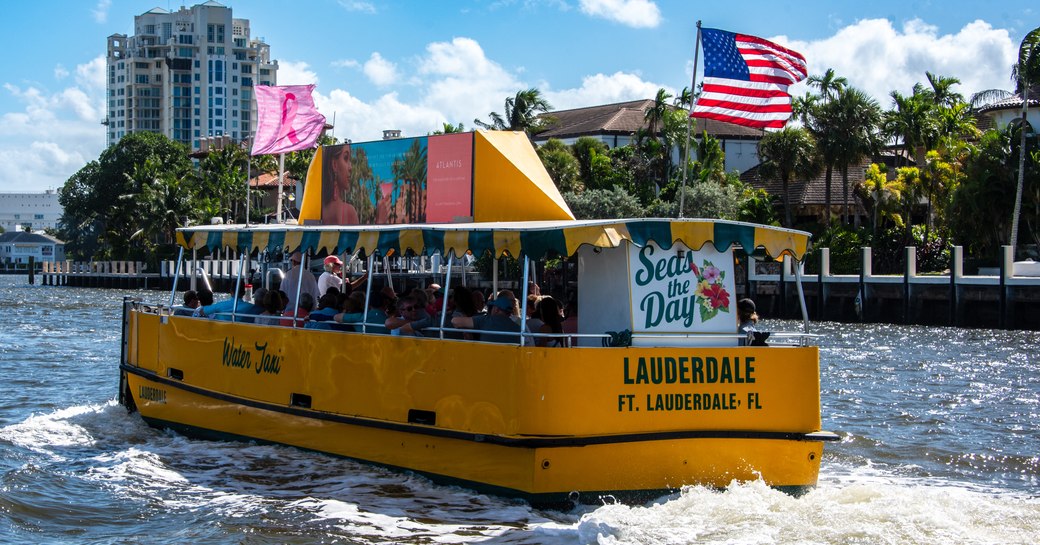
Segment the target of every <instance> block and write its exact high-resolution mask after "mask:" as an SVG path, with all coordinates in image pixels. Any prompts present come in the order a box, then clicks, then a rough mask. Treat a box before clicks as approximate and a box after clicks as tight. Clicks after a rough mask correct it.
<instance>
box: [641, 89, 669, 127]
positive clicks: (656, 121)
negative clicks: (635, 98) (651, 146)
mask: <svg viewBox="0 0 1040 545" xmlns="http://www.w3.org/2000/svg"><path fill="white" fill-rule="evenodd" d="M670 98H672V95H670V94H668V91H665V90H664V89H658V90H657V97H655V98H654V105H653V106H651V107H650V108H647V110H646V112H644V113H643V120H644V121H646V123H647V132H649V133H650V136H651V137H653V138H658V133H659V132H660V129H661V125H662V124H664V116H665V114H667V113H668V99H670Z"/></svg>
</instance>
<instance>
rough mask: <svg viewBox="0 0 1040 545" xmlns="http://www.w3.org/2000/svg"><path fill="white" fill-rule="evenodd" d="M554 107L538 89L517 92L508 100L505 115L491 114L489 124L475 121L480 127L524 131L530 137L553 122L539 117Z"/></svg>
mask: <svg viewBox="0 0 1040 545" xmlns="http://www.w3.org/2000/svg"><path fill="white" fill-rule="evenodd" d="M552 109H553V108H552V105H551V104H549V101H548V100H546V99H545V97H543V96H542V93H541V91H539V90H538V89H533V88H532V89H526V90H523V91H517V93H516V95H514V96H511V97H509V98H507V99H506V102H505V114H504V115H502V114H499V113H497V112H491V113H490V114H488V117H489V118H490V121H489V122H484V121H481V120H479V119H474V120H473V123H475V124H476V125H477V126H479V127H483V128H485V129H491V130H500V131H501V130H508V131H524V132H526V133H527V134H528V136H530V135H532V134H534V133H537V132H538V131H540V130H542V129H543V128H544V127H545V126H546V125H547V124H548V123H549V122H550V121H551V120H548V119H546V118H543V117H539V115H540V114H544V113H547V112H549V111H551V110H552Z"/></svg>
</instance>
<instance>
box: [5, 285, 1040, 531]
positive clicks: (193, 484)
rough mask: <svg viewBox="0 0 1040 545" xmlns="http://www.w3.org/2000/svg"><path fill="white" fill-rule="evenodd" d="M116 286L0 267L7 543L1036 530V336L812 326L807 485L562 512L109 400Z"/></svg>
mask: <svg viewBox="0 0 1040 545" xmlns="http://www.w3.org/2000/svg"><path fill="white" fill-rule="evenodd" d="M123 295H125V293H124V292H118V291H115V290H93V289H81V288H79V289H77V288H56V287H44V286H29V285H28V284H26V282H25V278H24V277H0V542H3V543H98V544H108V543H112V544H115V543H171V544H173V543H177V544H180V543H193V544H211V543H248V544H265V543H271V544H275V543H351V544H353V543H548V544H555V543H568V544H571V543H575V544H578V543H611V544H612V543H647V544H650V543H655V544H656V543H676V544H678V543H718V544H735V543H748V544H777V543H800V544H817V543H819V544H849V543H852V544H914V543H921V544H924V543H928V544H931V543H936V544H939V543H944V544H945V543H978V544H1024V545H1033V544H1035V543H1038V542H1040V494H1038V490H1040V489H1038V478H1040V477H1038V473H1040V458H1038V454H1040V432H1038V431H1037V428H1036V421H1037V418H1038V416H1040V378H1038V377H1037V371H1038V362H1040V338H1038V336H1037V334H1036V332H1004V331H994V330H965V329H952V328H928V327H902V326H880V325H868V326H863V325H848V324H833V323H827V324H819V325H818V326H817V328H816V330H817V332H819V333H821V334H823V335H824V337H823V339H822V342H821V345H822V349H821V367H822V381H823V406H824V416H823V420H824V428H825V429H828V430H831V431H835V432H837V433H839V434H841V436H842V438H843V440H842V441H841V442H840V443H838V444H829V445H828V446H827V448H826V450H825V454H824V458H823V467H822V471H821V476H820V484H819V486H818V487H817V488H816V489H815V490H813V491H812V492H809V493H808V494H806V495H804V496H802V497H799V498H794V497H791V496H788V495H785V494H783V493H780V492H777V491H775V490H772V489H770V488H768V487H766V486H764V485H762V484H761V483H750V484H742V485H732V486H730V487H729V488H728V489H726V490H724V491H714V490H707V489H704V488H699V487H693V488H689V489H686V490H684V491H683V492H682V493H681V494H675V495H673V496H669V497H665V498H661V499H660V500H658V501H656V502H652V503H649V504H647V505H642V506H623V505H604V506H600V507H598V508H597V507H581V508H578V509H576V510H574V511H571V512H565V513H564V512H554V511H541V510H537V509H533V508H531V507H530V506H528V505H527V504H525V503H522V502H517V501H512V500H505V499H501V498H496V497H491V496H484V495H480V494H476V493H474V492H472V491H469V490H466V489H461V488H454V487H443V486H437V485H433V484H431V483H430V482H428V481H427V480H425V479H423V478H421V477H416V476H413V475H408V474H402V473H396V472H392V471H387V470H383V469H378V468H372V467H369V466H365V465H362V464H357V463H352V462H350V461H346V460H342V459H337V458H332V457H329V456H323V455H320V454H315V453H308V452H302V451H299V450H295V449H291V448H284V447H271V446H256V445H245V444H240V443H219V442H208V441H194V440H188V439H185V438H183V437H180V436H177V435H174V434H171V433H166V432H161V431H157V430H153V429H151V428H148V427H147V426H145V425H144V424H143V423H142V422H141V420H140V419H139V418H138V417H137V416H136V415H128V414H127V413H126V411H125V410H124V409H123V408H122V407H119V406H117V405H116V404H115V402H114V397H115V392H116V384H117V371H116V366H117V363H118V349H119V341H120V333H119V316H120V301H121V299H122V297H123ZM134 295H137V296H140V297H143V298H145V299H146V300H152V301H159V300H163V299H165V298H166V297H168V294H165V295H163V294H161V293H158V292H137V293H135V294H134ZM784 325H787V326H789V327H793V324H784Z"/></svg>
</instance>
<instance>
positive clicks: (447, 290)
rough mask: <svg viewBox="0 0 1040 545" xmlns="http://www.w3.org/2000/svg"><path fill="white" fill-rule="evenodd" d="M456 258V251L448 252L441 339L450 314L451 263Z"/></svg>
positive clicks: (442, 306)
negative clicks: (445, 320) (445, 322)
mask: <svg viewBox="0 0 1040 545" xmlns="http://www.w3.org/2000/svg"><path fill="white" fill-rule="evenodd" d="M454 259H455V252H450V253H449V254H448V271H447V272H446V273H444V297H443V298H442V304H441V331H440V333H441V339H443V338H444V319H445V318H447V316H448V294H449V293H451V265H452V262H453V260H454Z"/></svg>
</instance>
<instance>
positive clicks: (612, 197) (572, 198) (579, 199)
mask: <svg viewBox="0 0 1040 545" xmlns="http://www.w3.org/2000/svg"><path fill="white" fill-rule="evenodd" d="M563 200H564V201H566V202H567V206H569V207H570V209H571V212H573V213H574V217H575V218H577V219H621V218H640V217H643V206H642V205H641V204H640V203H639V200H637V199H636V198H635V197H634V196H632V195H631V194H629V193H628V192H627V191H625V190H624V189H623V188H620V187H613V188H611V189H588V190H585V191H584V192H582V193H564V194H563Z"/></svg>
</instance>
